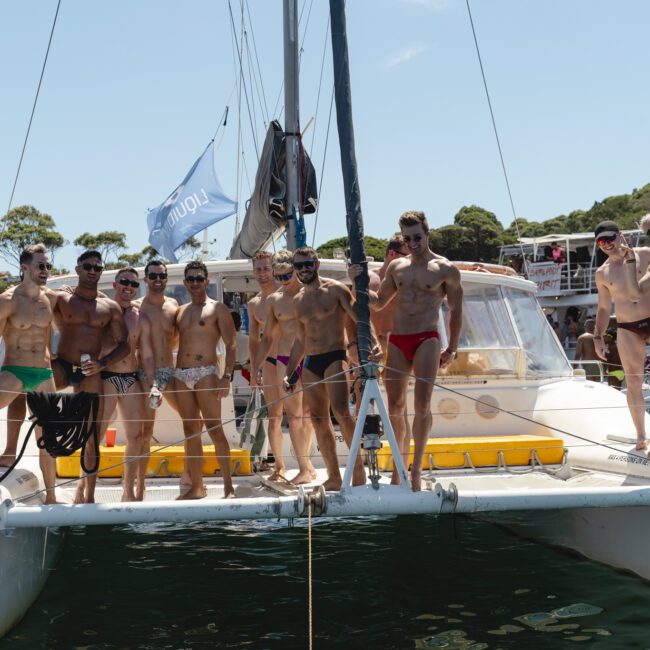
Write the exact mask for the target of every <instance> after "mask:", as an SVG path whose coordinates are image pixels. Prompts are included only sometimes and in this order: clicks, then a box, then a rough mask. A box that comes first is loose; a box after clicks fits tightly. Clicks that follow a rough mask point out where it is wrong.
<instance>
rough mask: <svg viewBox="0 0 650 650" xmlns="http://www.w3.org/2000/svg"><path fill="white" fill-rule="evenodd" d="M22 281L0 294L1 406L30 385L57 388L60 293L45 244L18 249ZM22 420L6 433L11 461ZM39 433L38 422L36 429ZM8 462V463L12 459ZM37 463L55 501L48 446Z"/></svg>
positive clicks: (47, 494)
mask: <svg viewBox="0 0 650 650" xmlns="http://www.w3.org/2000/svg"><path fill="white" fill-rule="evenodd" d="M19 261H20V273H21V276H22V280H21V282H20V284H19V285H17V286H15V287H11V288H10V289H7V291H5V292H4V293H2V294H1V295H0V335H1V336H2V338H3V339H4V343H5V358H4V363H3V366H2V368H0V408H4V407H5V406H7V405H9V404H10V403H11V402H12V401H13V400H14V399H15V398H16V397H17V396H19V395H21V394H22V393H28V392H30V391H44V392H48V393H53V392H54V390H55V388H54V380H53V378H52V369H51V367H50V347H49V346H50V336H51V331H52V328H51V326H52V318H53V312H54V307H55V305H56V301H57V294H56V293H54V292H53V291H50V290H48V289H46V288H45V284H46V283H47V278H48V276H49V273H50V269H51V268H52V265H51V264H50V260H49V257H48V255H47V249H46V248H45V246H44V245H43V244H35V245H33V246H28V247H27V248H25V250H23V252H22V253H21V255H20V260H19ZM19 431H20V426H18V428H17V429H16V427H13V431H12V434H13V435H12V437H13V438H14V439H13V440H9V436H8V439H7V448H8V449H9V452H11V451H12V450H13V453H9V454H7V452H5V454H6V458H7V460H9V457H10V456H13V458H11V463H13V461H14V459H15V454H16V445H17V442H18V433H19ZM37 431H38V433H37V435H38V437H39V438H40V436H41V432H40V428H39V429H38V430H37ZM11 463H9V464H11ZM39 464H40V467H41V472H42V473H43V482H44V484H45V503H46V504H52V503H56V496H55V492H54V482H55V480H56V462H55V460H54V458H52V457H51V456H50V455H49V454H48V453H47V451H45V449H41V450H39Z"/></svg>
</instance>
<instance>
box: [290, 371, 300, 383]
mask: <svg viewBox="0 0 650 650" xmlns="http://www.w3.org/2000/svg"><path fill="white" fill-rule="evenodd" d="M299 379H300V373H299V372H298V368H296V369H295V370H294V371H293V372H292V373H291V375H289V377H288V378H287V381H288V382H289V386H295V385H296V384H297V383H298V380H299Z"/></svg>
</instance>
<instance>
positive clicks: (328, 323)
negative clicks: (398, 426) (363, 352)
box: [285, 246, 379, 491]
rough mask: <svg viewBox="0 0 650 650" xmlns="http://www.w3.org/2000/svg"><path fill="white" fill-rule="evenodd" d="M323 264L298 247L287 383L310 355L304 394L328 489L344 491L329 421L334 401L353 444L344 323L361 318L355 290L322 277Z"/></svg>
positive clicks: (360, 478)
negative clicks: (297, 288)
mask: <svg viewBox="0 0 650 650" xmlns="http://www.w3.org/2000/svg"><path fill="white" fill-rule="evenodd" d="M319 266H320V262H319V260H318V254H317V253H316V251H315V250H314V249H313V248H310V247H309V246H303V247H302V248H299V249H298V250H296V252H295V253H294V255H293V268H294V271H295V272H296V273H297V275H298V279H299V280H300V282H301V284H302V285H303V288H302V289H301V290H300V291H299V292H298V294H297V295H296V297H295V298H294V309H295V313H296V317H297V319H298V328H297V331H296V334H297V337H298V338H297V341H296V345H294V347H293V350H292V351H291V358H290V359H289V364H288V366H287V377H286V378H285V387H287V388H288V389H292V388H293V386H295V381H296V379H297V377H296V374H297V373H295V371H296V368H297V366H298V364H299V362H300V359H302V357H303V354H305V355H306V356H305V360H304V363H303V369H302V381H303V385H304V396H305V399H306V400H307V404H308V406H309V409H310V411H311V414H312V419H313V425H314V428H315V429H316V439H317V440H318V445H319V447H320V451H321V454H322V456H323V460H324V461H325V467H326V468H327V480H326V481H325V483H324V484H323V487H324V488H325V489H326V490H334V491H335V490H340V489H341V485H342V480H341V474H340V470H339V462H338V458H337V456H336V445H335V441H334V428H333V426H332V420H331V419H330V404H331V407H332V411H333V412H334V416H335V417H336V421H337V422H338V423H339V426H340V427H341V431H342V432H343V437H344V438H345V442H346V443H347V445H348V447H349V446H350V444H351V443H352V438H353V436H354V426H355V420H354V417H352V416H351V415H350V409H349V402H348V399H349V397H348V396H349V387H348V382H347V370H348V363H347V353H346V345H345V335H346V332H345V321H346V315H347V316H349V317H350V320H351V322H354V323H356V320H357V316H356V313H355V311H354V298H353V297H352V293H351V292H350V290H349V289H348V288H347V287H346V286H345V285H344V284H342V283H341V282H337V281H336V280H330V279H327V278H321V277H320V276H319V274H318V268H319ZM372 336H373V354H375V353H378V352H379V345H378V344H377V343H376V339H375V336H374V331H373V332H372ZM349 338H350V339H351V340H352V339H354V338H356V336H355V334H354V333H352V334H351V336H350V337H349ZM294 373H295V374H294ZM350 462H352V459H350ZM354 463H355V465H354V473H353V476H352V484H353V485H363V484H364V483H365V482H366V473H365V470H364V468H363V464H362V462H361V457H360V456H359V455H357V457H356V459H354Z"/></svg>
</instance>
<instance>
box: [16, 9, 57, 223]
mask: <svg viewBox="0 0 650 650" xmlns="http://www.w3.org/2000/svg"><path fill="white" fill-rule="evenodd" d="M60 7H61V0H59V1H58V2H57V5H56V12H55V14H54V20H53V21H52V29H51V30H50V39H49V41H48V42H47V50H46V51H45V59H44V60H43V67H42V68H41V76H40V78H39V80H38V86H37V88H36V96H35V97H34V104H33V105H32V114H31V115H30V116H29V123H28V125H27V133H25V141H24V142H23V150H22V152H21V153H20V160H19V162H18V169H17V170H16V178H15V179H14V185H13V187H12V188H11V196H10V197H9V205H8V207H7V213H8V212H9V211H10V210H11V204H12V203H13V200H14V193H15V192H16V185H17V184H18V177H19V176H20V168H21V167H22V165H23V158H24V157H25V150H26V149H27V140H28V139H29V132H30V131H31V128H32V121H33V119H34V113H35V111H36V104H37V102H38V96H39V94H40V92H41V84H42V83H43V76H44V74H45V66H46V65H47V58H48V56H49V54H50V46H51V45H52V37H53V36H54V28H55V27H56V19H57V17H58V15H59V8H60Z"/></svg>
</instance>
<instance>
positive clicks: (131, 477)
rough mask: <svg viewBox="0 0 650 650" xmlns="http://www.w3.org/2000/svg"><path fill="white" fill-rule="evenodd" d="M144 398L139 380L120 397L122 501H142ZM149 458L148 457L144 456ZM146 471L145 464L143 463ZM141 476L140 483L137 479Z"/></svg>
mask: <svg viewBox="0 0 650 650" xmlns="http://www.w3.org/2000/svg"><path fill="white" fill-rule="evenodd" d="M144 399H145V396H144V395H143V394H142V390H141V387H140V382H137V381H136V382H135V384H133V386H131V387H130V388H129V392H128V393H127V394H126V395H123V396H122V397H120V400H119V404H118V409H119V412H120V417H121V418H122V427H123V429H124V433H125V435H126V450H125V452H124V455H125V461H126V462H125V464H124V477H123V481H122V486H123V487H122V501H136V500H139V501H142V499H144V476H142V477H141V472H140V466H141V464H142V460H143V459H141V458H138V456H141V455H144V454H145V453H146V452H145V449H144V448H145V439H144V426H143V424H144V423H143V415H144ZM145 460H146V461H148V460H149V458H148V457H146V458H145ZM145 473H146V464H145ZM140 478H142V483H141V484H140V482H139V480H140ZM136 480H137V481H138V486H137V487H138V492H137V494H138V496H139V497H140V498H139V499H137V496H136V492H135V491H134V487H135V483H136Z"/></svg>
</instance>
